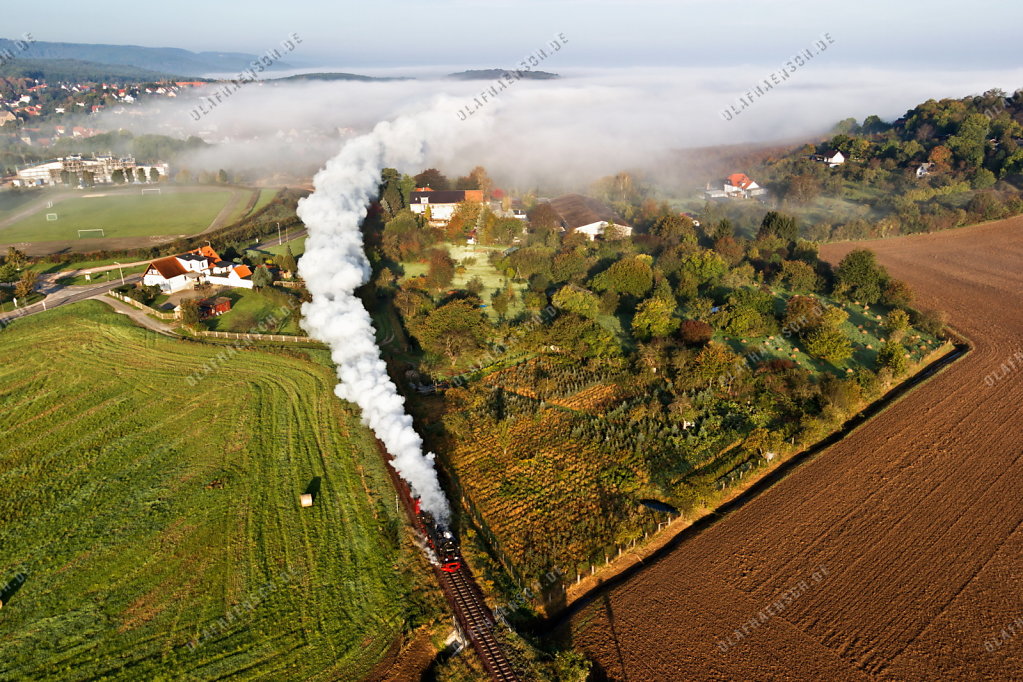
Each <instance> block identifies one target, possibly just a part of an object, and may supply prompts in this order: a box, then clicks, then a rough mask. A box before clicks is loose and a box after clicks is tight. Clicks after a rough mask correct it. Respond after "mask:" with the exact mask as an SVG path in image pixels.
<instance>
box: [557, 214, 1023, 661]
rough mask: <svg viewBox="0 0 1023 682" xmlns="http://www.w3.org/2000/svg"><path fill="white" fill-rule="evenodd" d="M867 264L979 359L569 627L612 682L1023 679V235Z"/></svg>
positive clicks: (899, 253) (831, 255)
mask: <svg viewBox="0 0 1023 682" xmlns="http://www.w3.org/2000/svg"><path fill="white" fill-rule="evenodd" d="M864 247H866V248H870V249H873V250H874V251H875V252H876V253H877V255H878V258H879V260H880V262H881V263H882V264H884V265H885V266H886V267H887V268H888V270H889V272H891V273H892V275H893V276H895V277H898V278H900V279H904V280H905V281H906V282H908V283H909V284H910V285H911V286H912V287H913V289H914V291H915V292H916V294H917V304H918V305H920V306H923V307H933V308H940V309H943V310H946V311H947V312H948V313H949V314H950V316H951V321H952V324H953V325H954V326H955V327H956V328H957V329H958V330H959V331H961V332H962V333H964V334H965V335H967V336H968V337H969V338H970V340H971V341H972V343H973V345H974V348H975V349H974V351H973V352H972V353H970V354H969V355H967V356H966V357H965V358H964V359H962V360H960V361H958V362H956V363H954V364H953V365H952V367H951V368H950V369H949V370H948V371H946V372H944V373H942V374H940V375H938V376H937V377H935V378H934V379H933V380H931V381H930V382H928V383H926V384H924V385H923V386H921V387H919V388H917V389H916V390H914V391H913V392H911V393H910V394H909V395H908V396H906V397H905V398H904V399H903V400H901V401H899V402H897V403H896V404H894V405H892V406H891V407H890V408H889V409H888V410H887V411H885V412H884V413H882V414H881V415H879V416H878V417H876V418H874V419H873V420H871V421H870V422H868V423H867V424H866V425H865V426H863V427H861V428H860V429H859V430H857V431H856V432H854V433H853V434H852V435H850V436H849V437H848V438H846V439H845V440H843V441H842V442H840V443H838V444H837V445H835V446H833V447H832V448H830V449H829V450H827V451H825V452H824V453H822V454H820V455H819V456H818V457H817V458H816V459H814V460H813V461H811V462H809V463H808V464H806V465H804V466H802V467H800V468H799V469H797V470H796V471H795V472H794V473H793V474H792V475H790V476H788V477H787V478H786V479H784V480H783V481H781V482H780V483H778V484H777V485H776V486H774V487H773V488H772V489H771V490H769V491H767V492H766V493H764V494H762V495H760V496H759V497H757V498H756V499H754V500H753V501H751V502H750V503H749V504H747V505H746V506H744V507H743V508H741V509H739V510H737V511H736V512H734V513H732V514H731V515H730V516H728V517H727V518H725V519H724V520H723V521H721V522H720V523H717V524H715V525H713V526H711V527H710V528H709V529H707V530H706V531H705V532H703V533H701V534H700V535H698V536H696V537H694V538H692V539H691V540H689V541H687V542H684V543H682V544H681V545H680V546H679V547H678V548H677V549H676V550H674V551H673V552H672V553H671V554H669V555H668V556H666V557H665V558H664V559H662V560H661V561H659V562H657V563H655V564H654V565H652V566H651V567H650V568H648V569H646V570H645V571H643V572H641V573H640V574H638V575H637V576H636V577H634V578H633V579H631V580H629V581H628V582H626V583H624V584H623V585H621V586H619V587H617V588H615V589H613V590H610V591H608V592H607V593H605V594H601V595H599V596H598V597H597V598H596V599H595V600H594V601H593V603H591V604H589V605H588V606H586V607H585V608H583V609H582V610H581V611H580V612H579V613H578V614H576V615H575V616H574V617H573V619H572V621H571V631H570V636H571V639H572V642H573V643H574V644H575V645H577V646H579V647H581V648H583V649H584V650H585V651H587V652H588V653H589V654H590V655H591V656H593V657H594V658H595V659H596V660H597V661H598V664H599V667H600V668H602V669H603V671H604V672H605V674H606V675H607V676H608V677H609V678H611V679H628V680H671V679H679V680H703V679H721V680H724V679H760V680H763V679H783V680H804V679H827V680H857V679H900V680H935V679H991V680H1008V679H1023V589H1021V587H1020V586H1021V584H1023V581H1021V579H1023V530H1021V529H1023V423H1021V420H1020V415H1021V411H1023V410H1021V407H1020V406H1021V404H1023V307H1021V305H1020V304H1021V302H1023V270H1021V265H1023V219H1021V218H1016V219H1012V220H1007V221H1001V222H998V223H991V224H987V225H982V226H977V227H972V228H966V229H961V230H956V231H951V232H944V233H936V234H929V235H916V236H911V237H903V238H898V239H890V240H879V241H871V242H860V243H852V244H832V245H828V246H826V247H825V248H824V249H823V250H822V251H823V256H824V257H826V258H827V259H829V260H831V261H833V262H837V261H838V260H839V259H841V257H842V256H844V255H845V254H846V253H848V252H849V251H851V250H852V249H854V248H864ZM1017 352H1020V353H1021V355H1020V359H1016V360H1015V366H1016V368H1017V369H1016V370H1014V369H1013V368H1012V366H1011V365H1010V360H1013V356H1014V355H1015V354H1016V353H1017ZM1003 364H1005V365H1006V368H1007V369H1008V371H1007V372H1006V371H1005V370H1002V369H1000V368H1001V366H1002V365H1003ZM991 373H998V374H999V375H1002V374H1004V375H1005V376H1004V377H1003V378H1000V379H997V380H995V379H994V378H992V377H990V376H989V375H991ZM985 377H989V378H988V381H985ZM822 567H823V568H822ZM815 571H818V574H817V577H818V580H814V579H813V577H812V576H813V574H814V572H815ZM824 572H826V574H825V573H824ZM801 581H802V583H803V587H800V582H801ZM791 589H795V590H796V591H797V593H798V594H797V595H793V594H792V593H788V594H787V596H784V595H786V591H787V590H791ZM783 596H784V599H783V602H782V604H781V605H782V607H783V608H781V609H775V608H771V609H770V610H768V607H769V606H770V605H772V604H773V603H775V602H776V601H777V600H778V599H779V598H783ZM751 619H755V621H756V622H755V623H751V622H750V621H751ZM1017 619H1018V624H1016V625H1015V626H1013V623H1014V622H1016V621H1017ZM744 625H745V630H744V629H743V626H744ZM1011 626H1012V627H1014V628H1015V629H1014V630H1013V629H1011ZM1003 629H1004V630H1005V632H1004V633H1002V631H1003ZM736 630H739V632H738V633H736ZM1014 632H1015V633H1016V634H1013V633H1014ZM1000 633H1001V634H1000ZM729 637H730V639H729Z"/></svg>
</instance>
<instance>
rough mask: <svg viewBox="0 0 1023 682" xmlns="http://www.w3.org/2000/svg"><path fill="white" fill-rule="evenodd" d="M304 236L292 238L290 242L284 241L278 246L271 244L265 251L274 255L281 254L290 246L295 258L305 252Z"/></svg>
mask: <svg viewBox="0 0 1023 682" xmlns="http://www.w3.org/2000/svg"><path fill="white" fill-rule="evenodd" d="M305 240H306V238H305V237H299V238H298V239H292V240H291V241H290V242H284V243H283V244H281V245H280V246H276V245H275V246H271V247H269V248H267V249H266V253H272V254H273V255H275V256H281V255H284V254H285V253H287V251H288V247H289V246H290V247H291V253H292V255H293V256H295V258H298V257H299V256H301V255H302V254H303V253H305Z"/></svg>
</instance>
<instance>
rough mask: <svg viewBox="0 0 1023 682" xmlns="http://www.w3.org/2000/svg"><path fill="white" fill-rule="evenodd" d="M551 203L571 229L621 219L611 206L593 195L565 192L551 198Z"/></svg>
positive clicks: (566, 225)
mask: <svg viewBox="0 0 1023 682" xmlns="http://www.w3.org/2000/svg"><path fill="white" fill-rule="evenodd" d="M550 204H551V208H553V209H554V212H555V213H557V214H558V216H560V217H561V220H562V222H564V224H565V227H566V228H567V229H569V230H574V229H576V228H578V227H582V226H583V225H592V224H593V223H615V222H618V221H620V218H618V216H617V215H615V212H614V211H613V210H611V207H610V206H608V205H607V204H605V203H604V202H602V201H599V200H597V199H594V198H592V197H584V196H583V195H582V194H565V195H563V196H560V197H558V198H557V199H551V202H550Z"/></svg>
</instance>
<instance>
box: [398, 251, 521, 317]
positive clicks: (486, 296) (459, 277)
mask: <svg viewBox="0 0 1023 682" xmlns="http://www.w3.org/2000/svg"><path fill="white" fill-rule="evenodd" d="M440 247H443V248H446V249H447V250H448V253H449V254H450V255H451V258H452V259H453V260H454V261H455V266H456V267H458V266H462V267H463V268H464V272H458V273H456V274H455V278H454V279H453V280H452V282H451V288H453V289H458V288H464V287H465V285H466V283H467V282H469V280H471V279H472V278H473V277H479V278H480V280H482V281H483V293H482V294H480V298H482V299H483V302H484V303H485V304H486V305H487V314H488V315H490V317H492V318H495V319H496V317H497V313H495V312H494V310H493V308H492V307H490V301H491V298H492V297H493V294H494V292H495V291H497V290H498V289H500V288H502V287H503V286H504V285H505V281H506V280H505V278H504V276H503V275H502V274H501V273H500V272H498V271H497V269H496V268H494V266H493V265H491V264H490V258H489V256H490V254H491V253H493V252H502V251H504V250H506V247H499V246H481V245H472V244H450V243H443V244H438V245H437V248H440ZM401 266H402V268H403V269H404V271H405V276H406V277H416V276H418V275H423V274H426V270H427V265H426V263H402V264H401ZM512 288H513V289H514V290H515V293H516V294H519V295H521V293H522V290H523V289H525V288H526V285H525V284H524V283H521V282H512ZM521 310H522V304H521V302H520V299H519V298H518V297H517V298H516V300H515V302H514V303H512V305H511V306H509V307H508V315H509V317H511V316H514V315H516V314H517V313H519V312H520V311H521Z"/></svg>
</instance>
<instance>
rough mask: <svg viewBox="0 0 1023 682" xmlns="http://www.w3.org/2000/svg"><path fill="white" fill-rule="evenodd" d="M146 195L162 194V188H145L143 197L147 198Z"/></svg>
mask: <svg viewBox="0 0 1023 682" xmlns="http://www.w3.org/2000/svg"><path fill="white" fill-rule="evenodd" d="M146 194H161V192H160V188H159V187H143V188H142V196H146Z"/></svg>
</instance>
